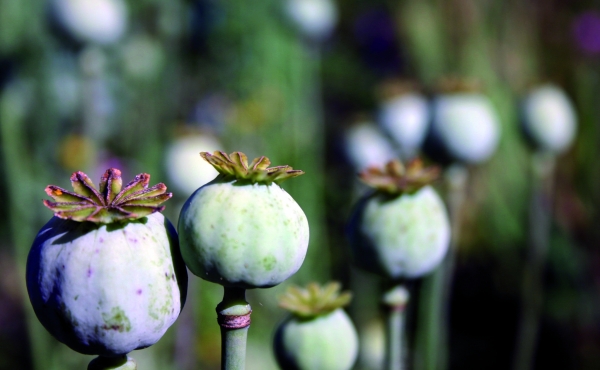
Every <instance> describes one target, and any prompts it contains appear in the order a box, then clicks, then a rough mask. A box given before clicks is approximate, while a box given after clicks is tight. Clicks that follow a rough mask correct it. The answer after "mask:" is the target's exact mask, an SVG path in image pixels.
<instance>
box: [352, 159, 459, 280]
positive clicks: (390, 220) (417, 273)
mask: <svg viewBox="0 0 600 370" xmlns="http://www.w3.org/2000/svg"><path fill="white" fill-rule="evenodd" d="M438 175H439V169H438V168H436V167H423V164H422V162H420V161H418V160H413V161H412V162H410V163H409V164H408V165H407V166H406V167H405V166H404V165H402V163H401V162H400V161H397V160H396V161H391V162H389V163H388V164H387V165H386V166H385V167H383V168H375V167H373V168H369V169H367V170H365V171H363V172H361V173H360V178H361V180H362V181H363V182H365V183H366V184H367V185H369V186H370V187H372V188H374V189H375V191H374V192H373V191H371V192H367V193H366V194H365V195H364V196H363V197H362V198H361V199H360V200H359V201H358V202H357V204H356V205H355V207H354V211H353V213H352V216H351V218H350V220H349V223H348V238H349V241H350V252H351V256H352V259H353V261H354V264H355V265H356V266H357V267H359V268H361V269H363V270H365V271H369V272H372V273H374V274H377V275H379V276H382V277H384V278H388V279H400V278H409V279H410V278H419V277H422V276H424V275H426V274H428V273H430V272H431V271H433V269H435V268H436V267H437V266H438V265H439V264H440V263H441V261H442V260H443V258H444V256H445V255H446V253H447V251H448V247H449V243H450V222H449V219H448V213H447V211H446V207H445V206H444V202H443V201H442V199H441V197H440V196H439V195H438V194H437V192H436V191H435V190H434V189H433V187H431V185H429V184H430V183H432V182H433V181H434V180H435V179H436V177H437V176H438Z"/></svg>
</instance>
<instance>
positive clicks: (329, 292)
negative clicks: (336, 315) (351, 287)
mask: <svg viewBox="0 0 600 370" xmlns="http://www.w3.org/2000/svg"><path fill="white" fill-rule="evenodd" d="M340 288H341V285H340V284H339V283H337V282H331V283H329V284H327V285H325V286H323V287H320V286H319V284H317V283H310V284H308V286H307V287H306V289H302V288H300V287H298V286H291V287H290V288H288V290H287V291H286V292H285V294H284V295H283V296H281V297H280V298H279V307H281V308H285V309H286V310H288V311H290V312H292V313H293V314H294V315H296V316H298V317H301V318H312V317H316V316H320V315H325V314H328V313H330V312H333V311H335V310H337V309H338V308H340V307H344V306H346V305H347V304H348V303H350V300H351V299H352V294H351V293H350V292H342V293H340Z"/></svg>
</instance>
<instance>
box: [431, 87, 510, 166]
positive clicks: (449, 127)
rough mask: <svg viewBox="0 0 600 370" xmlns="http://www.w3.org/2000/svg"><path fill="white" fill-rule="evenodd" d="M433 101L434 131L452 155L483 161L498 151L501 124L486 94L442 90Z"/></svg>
mask: <svg viewBox="0 0 600 370" xmlns="http://www.w3.org/2000/svg"><path fill="white" fill-rule="evenodd" d="M432 105H433V107H432V115H433V121H432V127H431V130H432V135H433V136H434V137H435V138H436V140H437V141H439V142H441V144H442V145H443V146H444V148H445V150H446V151H447V152H448V154H449V155H450V156H451V157H453V158H454V159H455V160H458V161H461V162H465V163H481V162H483V161H485V160H487V159H488V158H489V157H490V156H491V155H492V154H493V153H494V151H495V150H496V147H497V146H498V141H499V138H500V124H499V120H498V116H497V114H496V112H495V110H494V107H493V106H492V104H491V102H490V101H489V99H488V98H487V97H486V96H485V95H483V94H479V93H466V92H461V93H449V94H442V95H440V96H438V97H436V98H435V99H434V101H433V103H432Z"/></svg>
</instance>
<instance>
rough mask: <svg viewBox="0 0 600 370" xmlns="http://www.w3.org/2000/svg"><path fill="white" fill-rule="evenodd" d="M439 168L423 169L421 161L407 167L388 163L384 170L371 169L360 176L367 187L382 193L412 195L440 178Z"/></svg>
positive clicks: (412, 162) (398, 162)
mask: <svg viewBox="0 0 600 370" xmlns="http://www.w3.org/2000/svg"><path fill="white" fill-rule="evenodd" d="M439 174H440V170H439V168H438V167H435V166H432V167H423V162H422V161H421V160H420V159H414V160H412V161H410V162H409V163H408V165H407V166H406V167H405V166H404V165H403V164H402V162H400V161H399V160H397V159H396V160H393V161H390V162H388V163H387V164H386V165H385V167H384V168H383V169H381V168H378V167H370V168H368V169H366V170H364V171H363V172H361V173H360V174H359V177H360V179H361V180H362V181H363V182H364V183H365V184H367V185H369V186H371V187H373V188H375V189H377V190H378V191H380V192H382V193H388V194H393V195H400V194H404V193H408V194H412V193H414V192H416V191H417V190H419V189H421V188H422V187H424V186H426V185H429V184H430V183H432V182H433V181H434V180H436V179H437V178H438V176H439Z"/></svg>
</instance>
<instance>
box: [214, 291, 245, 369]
mask: <svg viewBox="0 0 600 370" xmlns="http://www.w3.org/2000/svg"><path fill="white" fill-rule="evenodd" d="M251 313H252V308H251V307H250V305H249V304H248V302H247V301H246V289H241V288H228V287H225V288H224V294H223V301H222V302H221V303H219V304H218V305H217V321H218V322H219V325H220V326H221V369H222V370H243V369H244V368H245V367H246V340H247V338H248V328H249V327H250V314H251Z"/></svg>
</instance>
